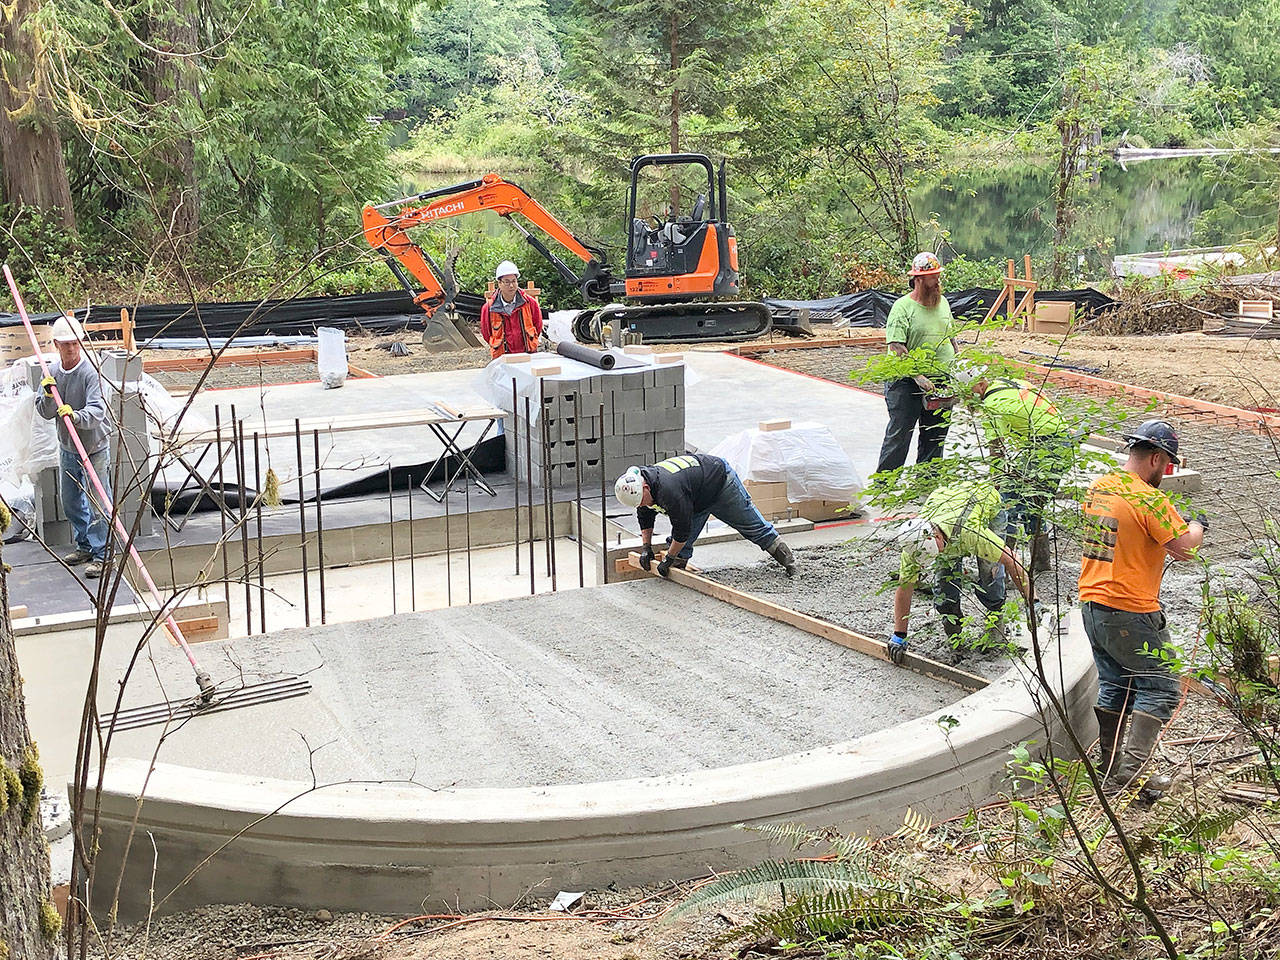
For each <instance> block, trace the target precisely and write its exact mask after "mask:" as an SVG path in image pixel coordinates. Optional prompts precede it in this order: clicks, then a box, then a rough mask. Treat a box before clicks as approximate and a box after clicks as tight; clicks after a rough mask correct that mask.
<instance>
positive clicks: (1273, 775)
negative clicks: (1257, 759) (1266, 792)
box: [1231, 763, 1280, 787]
mask: <svg viewBox="0 0 1280 960" xmlns="http://www.w3.org/2000/svg"><path fill="white" fill-rule="evenodd" d="M1231 779H1232V780H1235V781H1236V782H1237V783H1260V784H1262V785H1263V786H1264V787H1273V786H1275V785H1276V784H1277V783H1280V771H1277V770H1274V769H1272V768H1271V767H1269V766H1268V765H1267V764H1265V763H1251V764H1248V765H1247V766H1244V767H1241V768H1240V769H1239V770H1237V771H1236V772H1235V773H1233V774H1231Z"/></svg>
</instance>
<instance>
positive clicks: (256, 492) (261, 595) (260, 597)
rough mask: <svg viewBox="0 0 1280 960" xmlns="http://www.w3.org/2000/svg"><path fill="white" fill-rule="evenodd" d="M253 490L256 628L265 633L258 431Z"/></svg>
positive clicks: (265, 605)
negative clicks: (255, 524)
mask: <svg viewBox="0 0 1280 960" xmlns="http://www.w3.org/2000/svg"><path fill="white" fill-rule="evenodd" d="M253 488H254V497H253V503H254V508H255V510H254V512H255V513H256V514H257V516H258V628H259V630H260V631H261V632H262V633H266V632H267V584H266V579H265V577H264V574H263V567H264V566H265V561H264V560H263V557H262V468H261V458H260V457H259V456H258V431H256V430H255V431H254V432H253Z"/></svg>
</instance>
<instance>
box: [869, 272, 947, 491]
mask: <svg viewBox="0 0 1280 960" xmlns="http://www.w3.org/2000/svg"><path fill="white" fill-rule="evenodd" d="M907 276H909V277H910V278H911V292H910V293H908V294H907V295H906V296H905V297H900V298H899V299H898V300H897V301H895V303H894V304H893V307H892V308H891V309H890V310H889V320H888V323H887V324H886V325H885V330H884V340H885V344H886V345H887V347H888V350H889V353H891V354H894V355H895V356H899V357H905V356H907V354H909V353H915V354H916V355H917V356H923V357H924V358H925V359H926V360H927V361H928V363H927V364H926V367H927V370H926V371H925V372H921V373H918V374H916V375H915V376H910V377H900V378H899V379H897V380H893V381H890V382H889V383H888V384H887V385H886V386H885V391H884V402H885V405H886V406H887V407H888V408H889V425H888V426H887V427H886V428H885V432H884V442H883V443H882V444H881V446H880V462H879V464H878V465H877V466H876V472H877V473H879V472H880V471H882V470H897V469H898V468H899V467H901V466H902V465H903V464H905V463H906V462H907V453H908V452H909V451H910V449H911V435H912V434H913V433H914V432H915V429H916V425H917V424H919V425H920V439H919V443H918V445H917V447H916V463H924V462H926V461H928V460H934V459H937V458H938V457H941V456H942V445H943V443H945V442H946V439H947V426H948V423H949V420H948V413H947V407H948V406H949V404H948V402H947V400H946V399H945V398H944V395H945V393H946V389H945V385H944V384H943V383H938V382H935V381H941V380H943V379H944V378H945V376H946V370H947V368H948V367H949V366H950V365H951V361H952V359H953V358H954V357H955V353H956V344H955V340H954V339H953V333H954V320H953V318H952V316H951V306H950V304H948V303H947V298H946V297H944V296H943V295H942V264H941V262H939V260H938V258H937V257H936V256H935V255H934V254H932V253H929V252H928V251H925V252H923V253H919V254H917V255H916V257H915V259H914V260H912V261H911V270H910V271H909V272H908V274H907ZM939 387H943V389H942V390H939Z"/></svg>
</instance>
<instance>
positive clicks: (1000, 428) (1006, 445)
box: [952, 364, 1075, 573]
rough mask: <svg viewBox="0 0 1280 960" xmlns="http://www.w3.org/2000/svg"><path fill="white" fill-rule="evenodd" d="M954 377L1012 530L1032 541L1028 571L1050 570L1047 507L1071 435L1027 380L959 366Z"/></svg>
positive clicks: (1066, 461)
mask: <svg viewBox="0 0 1280 960" xmlns="http://www.w3.org/2000/svg"><path fill="white" fill-rule="evenodd" d="M952 380H953V381H954V382H955V383H956V384H957V385H959V386H960V388H961V389H962V390H963V391H964V392H965V393H967V394H968V400H969V402H970V403H971V404H973V406H974V407H976V409H977V413H978V418H979V420H980V422H981V425H982V431H983V435H984V438H985V439H986V442H987V451H988V454H989V456H990V457H991V459H992V460H995V461H997V462H998V463H999V465H1000V466H1001V468H1002V469H1001V476H1000V479H999V481H998V482H999V489H1000V496H1001V498H1002V499H1003V500H1004V502H1005V503H1006V504H1007V505H1008V510H1009V521H1010V523H1009V527H1010V531H1012V530H1013V529H1015V528H1017V527H1021V528H1022V530H1023V531H1024V532H1025V533H1026V535H1027V537H1028V538H1030V540H1031V571H1032V572H1033V573H1039V572H1041V571H1043V570H1048V569H1049V535H1048V534H1047V533H1046V532H1045V530H1044V520H1045V511H1046V508H1047V507H1048V505H1049V503H1050V502H1051V501H1052V500H1053V499H1054V498H1055V497H1056V496H1057V493H1058V487H1059V486H1060V485H1061V484H1062V478H1063V477H1064V476H1066V473H1067V471H1068V470H1070V469H1071V465H1072V463H1073V461H1074V450H1075V444H1074V437H1073V436H1072V432H1071V429H1070V428H1069V427H1068V425H1067V421H1066V420H1064V419H1063V417H1062V414H1060V413H1059V412H1058V409H1057V407H1055V406H1054V405H1053V403H1052V402H1051V401H1050V400H1049V398H1048V397H1046V396H1045V395H1044V394H1043V393H1042V392H1041V391H1040V390H1038V389H1037V388H1036V387H1034V386H1032V385H1031V384H1030V383H1028V382H1026V381H1025V380H1013V379H1009V378H1007V377H988V376H987V373H986V371H985V370H984V369H983V368H982V367H980V366H976V365H971V364H957V366H956V367H955V369H954V370H953V371H952Z"/></svg>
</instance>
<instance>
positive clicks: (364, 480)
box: [151, 437, 507, 517]
mask: <svg viewBox="0 0 1280 960" xmlns="http://www.w3.org/2000/svg"><path fill="white" fill-rule="evenodd" d="M468 457H469V458H470V460H471V463H472V464H473V465H474V466H475V468H476V469H477V470H479V471H480V472H481V473H482V474H498V473H505V472H506V469H507V446H506V440H505V439H504V438H503V437H489V438H488V439H487V440H485V441H483V442H482V443H481V444H480V445H479V446H478V447H476V448H475V449H474V450H471V451H470V452H469V453H468ZM461 466H462V462H461V461H460V460H459V459H458V458H457V457H456V456H454V455H452V454H450V455H449V456H447V457H445V458H444V459H443V460H441V461H440V462H439V463H437V464H435V465H434V466H433V465H432V464H430V463H410V464H400V465H398V466H392V468H391V487H392V489H393V490H395V491H397V492H399V491H402V490H404V489H405V487H406V486H408V485H409V484H413V486H415V487H417V486H418V484H420V483H422V481H423V480H424V479H426V477H427V474H428V472H429V473H430V474H431V481H432V482H433V483H436V484H439V483H440V482H441V481H443V480H444V478H445V474H446V472H447V473H448V474H450V475H452V474H454V473H456V472H457V471H458V469H459V468H460V467H461ZM458 482H459V481H457V480H455V481H454V484H455V487H454V492H455V493H456V492H457V491H458V490H460V489H461V487H460V486H458V485H457V484H458ZM210 487H212V488H213V489H214V490H215V491H216V490H217V484H213V483H211V484H210ZM296 489H297V484H296V483H285V484H281V486H280V502H281V503H297V502H298V498H297V497H296V496H290V495H289V494H290V492H291V491H293V490H296ZM177 491H178V484H175V483H169V484H166V483H164V482H157V483H156V484H154V485H153V486H152V488H151V507H152V509H153V510H155V512H156V515H157V516H163V515H164V511H165V510H166V509H168V510H169V512H170V514H171V515H173V516H175V517H180V516H182V515H183V514H184V513H186V512H187V511H188V510H189V509H191V506H192V503H193V501H195V500H196V499H199V501H200V503H199V504H198V505H197V506H196V508H195V511H194V512H195V513H202V512H204V511H206V510H215V509H217V504H216V503H214V502H213V500H212V499H210V497H209V494H208V493H206V492H205V491H204V490H203V489H202V488H200V487H197V486H194V485H191V484H188V486H187V487H186V489H185V490H184V492H183V494H182V495H181V496H179V497H175V496H174V494H175V493H177ZM386 492H387V471H386V468H381V469H377V470H371V471H369V472H368V473H365V474H363V475H362V476H358V477H356V478H355V479H352V480H348V481H345V482H343V483H339V484H335V485H334V486H331V487H324V488H323V489H322V490H321V491H320V496H321V499H323V500H342V499H345V498H348V497H368V496H373V495H375V494H385V493H386ZM225 496H226V502H227V505H228V506H229V507H231V508H232V509H234V510H239V509H240V497H239V490H238V488H236V487H227V488H226V490H225ZM257 497H258V493H257V491H255V490H254V489H253V486H252V484H250V485H249V486H248V487H246V488H245V501H246V504H245V505H246V506H252V505H253V503H254V501H255V500H256V499H257ZM315 499H316V498H315V496H314V495H309V496H308V497H307V503H315Z"/></svg>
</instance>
